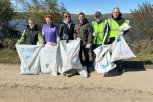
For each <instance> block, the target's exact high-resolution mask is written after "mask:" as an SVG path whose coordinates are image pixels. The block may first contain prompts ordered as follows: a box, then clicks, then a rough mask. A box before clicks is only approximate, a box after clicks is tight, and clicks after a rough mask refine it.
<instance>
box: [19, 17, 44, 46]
mask: <svg viewBox="0 0 153 102" xmlns="http://www.w3.org/2000/svg"><path fill="white" fill-rule="evenodd" d="M17 43H18V44H29V45H36V44H37V43H40V44H43V43H44V39H43V37H42V34H41V31H40V30H39V29H38V28H37V25H36V23H35V20H33V19H28V25H27V28H26V29H25V30H24V31H23V33H22V36H21V38H20V39H19V40H18V42H17Z"/></svg>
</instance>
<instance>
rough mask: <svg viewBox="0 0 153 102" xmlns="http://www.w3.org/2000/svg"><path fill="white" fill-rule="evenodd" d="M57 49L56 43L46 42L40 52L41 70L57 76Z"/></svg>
mask: <svg viewBox="0 0 153 102" xmlns="http://www.w3.org/2000/svg"><path fill="white" fill-rule="evenodd" d="M57 50H58V47H57V46H56V45H49V44H45V47H44V48H42V49H41V52H40V65H41V72H42V73H44V74H52V75H53V76H57V71H58V66H57V60H56V59H57Z"/></svg>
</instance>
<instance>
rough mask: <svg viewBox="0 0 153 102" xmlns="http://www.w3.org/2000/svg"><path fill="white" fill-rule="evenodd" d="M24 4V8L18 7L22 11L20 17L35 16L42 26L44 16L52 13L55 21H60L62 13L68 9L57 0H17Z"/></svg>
mask: <svg viewBox="0 0 153 102" xmlns="http://www.w3.org/2000/svg"><path fill="white" fill-rule="evenodd" d="M17 1H18V3H19V4H20V5H21V6H22V9H18V8H16V9H18V11H20V12H24V14H23V13H22V15H21V17H20V18H25V19H28V18H33V19H35V20H36V21H37V24H38V25H39V27H41V26H42V24H43V23H44V22H45V21H44V16H46V15H52V16H53V19H54V22H56V23H58V22H60V21H61V20H62V15H61V14H62V13H63V12H65V11H66V7H65V6H64V4H60V5H59V4H58V3H57V0H31V2H29V0H17Z"/></svg>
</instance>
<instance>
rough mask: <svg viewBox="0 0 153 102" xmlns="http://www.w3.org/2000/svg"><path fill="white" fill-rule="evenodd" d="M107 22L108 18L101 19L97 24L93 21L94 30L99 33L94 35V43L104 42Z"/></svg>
mask: <svg viewBox="0 0 153 102" xmlns="http://www.w3.org/2000/svg"><path fill="white" fill-rule="evenodd" d="M106 23H107V21H106V20H104V21H101V22H100V24H97V22H96V21H93V22H92V26H93V28H94V32H95V33H98V34H97V35H96V36H95V37H94V39H93V43H94V44H102V41H103V37H104V29H105V26H106Z"/></svg>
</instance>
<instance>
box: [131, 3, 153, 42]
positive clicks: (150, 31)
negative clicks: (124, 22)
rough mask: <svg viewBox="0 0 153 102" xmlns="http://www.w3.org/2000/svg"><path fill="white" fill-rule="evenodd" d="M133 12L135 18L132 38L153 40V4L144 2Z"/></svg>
mask: <svg viewBox="0 0 153 102" xmlns="http://www.w3.org/2000/svg"><path fill="white" fill-rule="evenodd" d="M131 12H132V17H133V19H132V24H131V25H132V30H131V33H130V34H132V37H131V38H133V39H139V40H140V39H143V40H153V4H151V3H149V2H144V3H142V4H139V5H138V9H134V10H131Z"/></svg>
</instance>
